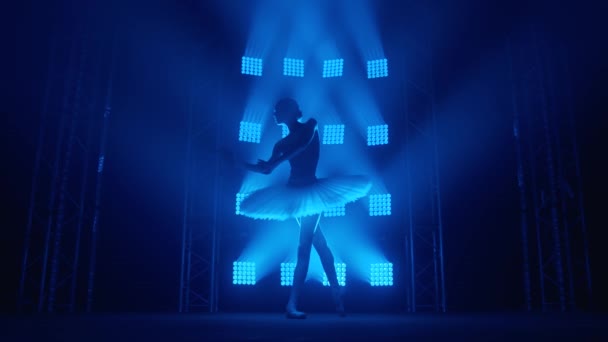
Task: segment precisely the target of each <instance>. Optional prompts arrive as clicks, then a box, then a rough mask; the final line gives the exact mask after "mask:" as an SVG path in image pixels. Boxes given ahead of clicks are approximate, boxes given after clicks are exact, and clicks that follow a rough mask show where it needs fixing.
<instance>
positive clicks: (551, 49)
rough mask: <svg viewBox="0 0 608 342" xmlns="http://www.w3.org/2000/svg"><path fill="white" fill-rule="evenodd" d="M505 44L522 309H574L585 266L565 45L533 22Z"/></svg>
mask: <svg viewBox="0 0 608 342" xmlns="http://www.w3.org/2000/svg"><path fill="white" fill-rule="evenodd" d="M508 49H509V51H508V55H509V71H510V75H511V83H512V91H513V97H512V100H513V101H512V103H513V113H514V124H513V134H514V137H515V143H516V153H517V158H518V168H517V182H518V186H519V189H520V204H521V233H522V243H523V262H524V265H523V275H524V276H523V278H524V293H525V305H526V309H527V310H534V309H541V310H542V311H553V310H558V311H567V310H574V309H576V308H577V307H581V306H587V305H589V304H590V303H591V270H590V264H589V248H588V237H587V227H586V222H585V214H584V210H583V196H582V180H581V174H580V166H579V165H580V164H579V160H578V159H579V158H578V151H577V149H578V147H577V142H576V131H575V122H574V113H573V105H572V95H571V92H570V88H569V86H570V84H569V72H568V63H567V60H566V59H565V58H566V49H564V48H563V46H560V45H559V42H558V41H557V40H555V38H554V37H550V36H549V35H547V34H546V33H544V32H543V31H542V30H541V29H540V28H539V27H538V26H530V27H529V30H527V31H523V32H521V33H520V34H519V35H518V36H516V37H511V38H510V40H509V43H508ZM579 279H584V281H579ZM581 297H583V298H584V299H583V300H582V301H581V300H579V299H580V298H581ZM577 301H578V304H577Z"/></svg>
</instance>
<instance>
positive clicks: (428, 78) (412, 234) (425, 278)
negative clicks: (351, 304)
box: [403, 47, 447, 312]
mask: <svg viewBox="0 0 608 342" xmlns="http://www.w3.org/2000/svg"><path fill="white" fill-rule="evenodd" d="M407 51H409V52H412V50H411V49H407ZM430 51H431V50H430V48H428V47H427V48H424V49H422V50H419V53H420V56H418V58H425V59H421V60H426V61H428V69H427V70H425V71H424V72H422V73H421V74H420V75H419V77H418V79H412V77H413V76H412V75H413V74H412V73H409V75H408V76H404V81H403V93H404V94H403V98H404V115H405V121H406V130H405V138H404V139H405V149H404V152H405V156H404V160H405V165H404V167H405V175H406V181H407V189H406V191H407V209H408V222H407V225H406V226H407V232H406V248H405V251H406V261H407V262H406V264H407V265H408V269H409V270H408V272H407V273H408V274H407V281H408V286H407V290H408V293H407V309H408V311H409V312H417V311H436V312H445V311H446V309H447V308H446V291H445V272H444V261H443V220H442V211H441V187H440V182H439V165H438V150H437V130H436V125H437V122H436V115H435V103H434V89H433V69H432V62H431V61H432V58H431V56H429V55H430Z"/></svg>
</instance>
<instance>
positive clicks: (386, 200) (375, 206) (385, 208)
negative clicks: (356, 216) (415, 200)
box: [369, 194, 391, 216]
mask: <svg viewBox="0 0 608 342" xmlns="http://www.w3.org/2000/svg"><path fill="white" fill-rule="evenodd" d="M389 215H391V194H381V195H370V196H369V216H389Z"/></svg>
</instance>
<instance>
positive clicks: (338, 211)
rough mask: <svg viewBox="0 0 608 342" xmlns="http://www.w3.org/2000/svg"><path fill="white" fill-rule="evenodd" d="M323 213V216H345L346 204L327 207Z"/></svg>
mask: <svg viewBox="0 0 608 342" xmlns="http://www.w3.org/2000/svg"><path fill="white" fill-rule="evenodd" d="M323 215H324V216H325V217H336V216H346V206H344V205H341V206H338V207H333V208H329V209H327V210H326V211H325V212H324V213H323Z"/></svg>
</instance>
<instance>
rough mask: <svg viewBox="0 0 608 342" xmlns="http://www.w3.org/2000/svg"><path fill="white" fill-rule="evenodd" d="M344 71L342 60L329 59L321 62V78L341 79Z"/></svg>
mask: <svg viewBox="0 0 608 342" xmlns="http://www.w3.org/2000/svg"><path fill="white" fill-rule="evenodd" d="M343 69H344V60H343V59H330V60H326V61H323V77H324V78H328V77H342V70H343Z"/></svg>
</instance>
